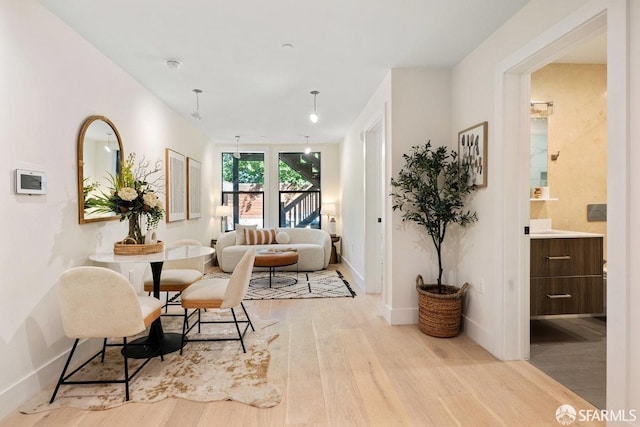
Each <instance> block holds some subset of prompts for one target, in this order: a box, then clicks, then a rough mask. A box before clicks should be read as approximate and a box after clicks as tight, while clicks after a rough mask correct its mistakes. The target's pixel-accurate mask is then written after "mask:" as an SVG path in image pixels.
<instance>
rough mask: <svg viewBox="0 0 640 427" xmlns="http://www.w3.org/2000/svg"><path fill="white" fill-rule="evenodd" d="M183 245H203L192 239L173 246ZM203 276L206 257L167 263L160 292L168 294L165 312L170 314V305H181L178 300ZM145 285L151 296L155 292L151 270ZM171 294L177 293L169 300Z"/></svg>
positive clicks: (161, 279) (163, 268)
mask: <svg viewBox="0 0 640 427" xmlns="http://www.w3.org/2000/svg"><path fill="white" fill-rule="evenodd" d="M181 245H195V246H202V243H200V242H199V241H198V240H191V239H183V240H178V241H176V242H174V243H173V246H181ZM203 274H204V257H197V258H187V259H180V260H173V261H165V263H164V265H163V266H162V274H161V275H160V292H164V293H165V294H166V297H165V303H164V312H165V313H167V312H168V309H169V306H170V305H180V303H179V302H176V299H177V298H178V297H179V296H180V294H181V293H182V291H184V290H185V289H186V288H187V287H188V286H189V285H191V284H192V283H195V282H197V281H198V280H200V279H202V275H203ZM143 283H144V287H143V289H144V291H145V292H148V293H149V294H151V293H152V292H153V276H152V274H151V270H150V269H147V271H146V272H145V275H144V278H143ZM170 293H175V295H174V296H173V297H171V298H169V294H170Z"/></svg>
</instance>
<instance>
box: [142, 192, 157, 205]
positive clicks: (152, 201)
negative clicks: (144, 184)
mask: <svg viewBox="0 0 640 427" xmlns="http://www.w3.org/2000/svg"><path fill="white" fill-rule="evenodd" d="M142 200H144V204H145V205H148V206H149V207H151V208H155V207H156V206H158V204H159V202H160V201H159V200H158V196H156V193H144V195H143V196H142Z"/></svg>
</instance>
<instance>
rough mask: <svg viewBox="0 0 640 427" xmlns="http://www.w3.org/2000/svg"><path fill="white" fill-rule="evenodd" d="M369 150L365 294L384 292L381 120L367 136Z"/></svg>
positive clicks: (366, 184)
mask: <svg viewBox="0 0 640 427" xmlns="http://www.w3.org/2000/svg"><path fill="white" fill-rule="evenodd" d="M364 146H365V147H364V151H365V154H364V155H365V248H366V250H365V278H364V279H365V280H364V283H365V292H366V293H380V292H382V289H383V274H382V272H383V271H384V270H383V262H384V252H383V247H384V225H383V224H384V222H383V219H384V218H383V203H384V188H385V185H384V180H385V177H384V167H383V162H384V128H383V119H382V118H380V119H379V120H377V121H376V122H375V124H374V125H373V126H371V128H369V129H368V130H367V131H366V132H365V133H364Z"/></svg>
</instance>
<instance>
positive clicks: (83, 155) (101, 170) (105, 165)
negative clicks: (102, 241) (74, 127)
mask: <svg viewBox="0 0 640 427" xmlns="http://www.w3.org/2000/svg"><path fill="white" fill-rule="evenodd" d="M123 156H124V152H123V149H122V139H120V134H119V133H118V129H116V127H115V126H114V124H113V123H112V122H111V120H109V119H108V118H106V117H104V116H91V117H89V118H88V119H87V120H85V121H84V123H83V124H82V128H81V129H80V134H79V136H78V215H79V221H80V224H85V223H88V222H97V221H111V220H114V219H119V218H120V217H119V216H117V215H116V214H115V212H114V213H96V212H92V209H85V203H84V202H85V200H86V199H87V198H88V197H91V195H95V194H100V193H101V192H107V191H109V190H108V189H109V187H110V176H115V175H117V174H118V173H120V169H121V167H122V158H123Z"/></svg>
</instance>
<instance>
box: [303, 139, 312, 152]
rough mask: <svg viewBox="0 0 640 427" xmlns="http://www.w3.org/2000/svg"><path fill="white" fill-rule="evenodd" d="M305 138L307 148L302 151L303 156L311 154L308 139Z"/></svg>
mask: <svg viewBox="0 0 640 427" xmlns="http://www.w3.org/2000/svg"><path fill="white" fill-rule="evenodd" d="M305 138H307V148H305V149H304V154H309V153H310V152H311V147H309V137H308V136H305Z"/></svg>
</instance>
